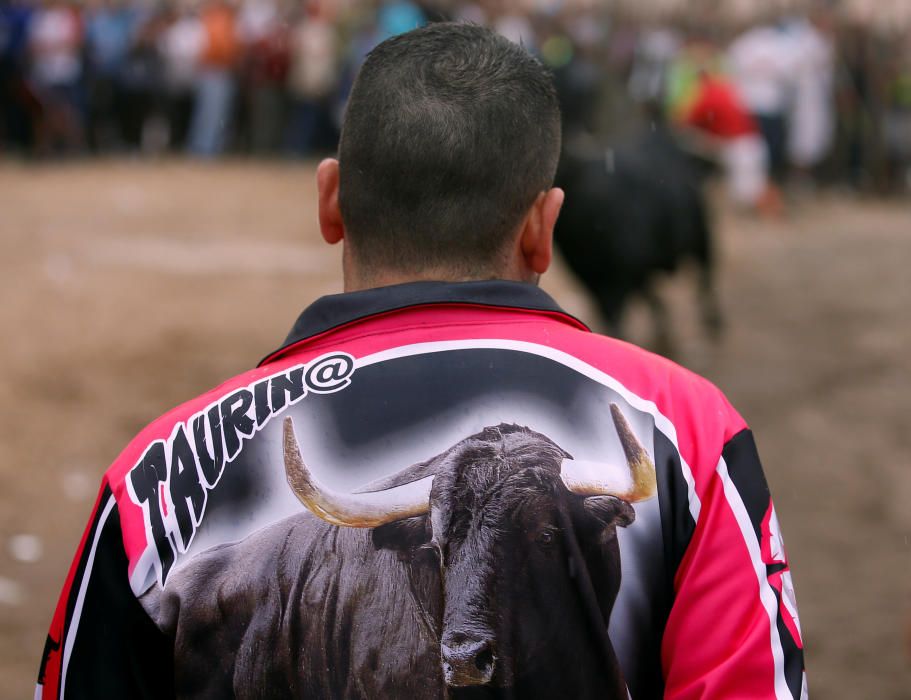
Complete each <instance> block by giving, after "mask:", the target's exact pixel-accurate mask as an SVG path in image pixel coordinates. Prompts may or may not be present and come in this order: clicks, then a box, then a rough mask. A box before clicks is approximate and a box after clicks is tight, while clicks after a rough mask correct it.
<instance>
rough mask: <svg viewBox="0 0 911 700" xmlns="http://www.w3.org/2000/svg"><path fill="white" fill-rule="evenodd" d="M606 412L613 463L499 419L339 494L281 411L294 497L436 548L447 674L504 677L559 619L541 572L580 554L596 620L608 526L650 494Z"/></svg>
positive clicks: (615, 569)
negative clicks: (311, 464) (576, 455)
mask: <svg viewBox="0 0 911 700" xmlns="http://www.w3.org/2000/svg"><path fill="white" fill-rule="evenodd" d="M611 416H612V418H613V421H614V425H615V426H616V429H617V433H618V435H619V437H620V442H621V444H622V446H623V451H624V454H625V457H626V460H625V461H626V464H623V465H619V466H618V465H616V464H609V463H593V462H581V461H578V460H573V459H572V458H571V457H570V455H569V454H568V453H566V452H565V451H564V450H562V449H561V448H559V447H558V446H557V445H556V444H554V443H553V442H552V441H551V440H549V439H548V438H547V437H545V436H544V435H541V434H540V433H535V432H534V431H531V430H529V429H527V428H520V427H518V426H505V425H503V426H499V427H496V428H487V429H485V430H484V431H482V432H481V433H479V434H478V435H475V436H472V437H471V438H468V439H466V440H463V441H462V442H460V443H459V444H458V445H456V446H454V447H453V448H451V449H450V450H447V451H446V452H444V453H443V454H441V455H439V456H437V457H436V458H434V459H432V460H430V461H429V462H424V463H421V464H418V465H414V466H413V467H410V468H408V469H405V470H403V471H402V472H399V473H398V474H396V475H394V476H393V477H390V478H387V479H384V480H381V481H380V482H376V483H374V484H371V485H368V486H367V487H364V488H362V489H360V490H359V491H358V492H356V493H352V494H345V493H339V492H336V491H333V490H330V489H327V488H325V487H323V486H321V485H320V484H319V483H318V482H317V481H316V480H315V479H314V477H313V475H312V474H311V472H310V470H309V469H308V468H307V466H306V464H304V461H303V459H302V457H301V453H300V448H299V446H298V443H297V439H296V437H295V435H294V428H293V424H292V422H291V419H290V418H286V419H285V427H284V452H285V469H286V471H287V476H288V482H289V484H290V485H291V488H292V489H293V490H294V492H295V494H297V496H298V498H299V499H300V500H301V502H302V503H303V504H304V505H305V506H306V507H307V508H308V509H309V510H310V511H312V512H313V513H314V514H316V515H318V516H319V517H321V518H323V519H324V520H326V521H328V522H330V523H333V524H335V525H343V526H347V527H362V528H375V529H374V531H373V540H374V542H375V543H377V544H379V545H380V546H389V545H390V544H391V545H392V546H393V547H394V548H412V549H421V550H423V551H427V550H429V551H431V552H433V553H435V554H436V556H437V558H438V563H439V564H440V568H441V575H442V577H443V590H444V592H445V593H444V601H443V616H442V617H443V619H442V633H441V635H440V643H441V657H442V667H443V674H444V677H445V679H446V683H447V684H449V685H451V686H470V685H483V684H487V683H491V682H492V683H496V684H498V685H512V684H513V682H514V677H513V674H514V671H513V669H514V668H515V667H516V666H517V665H518V666H525V665H534V664H533V663H532V662H533V661H534V659H533V658H531V657H533V656H534V654H535V649H534V648H532V647H530V646H529V644H528V643H527V641H521V640H534V639H535V638H540V637H541V632H540V630H541V629H546V630H548V631H549V632H553V631H554V630H557V633H558V632H559V628H560V627H561V625H563V626H564V627H565V626H566V625H567V624H569V623H568V622H567V619H568V618H567V616H566V615H564V614H563V613H562V612H561V611H560V610H559V608H560V607H561V606H560V604H559V602H558V601H559V594H560V591H559V590H558V588H559V586H560V585H564V586H565V585H569V584H567V583H566V582H567V581H568V580H569V579H570V577H569V576H566V575H565V574H561V575H560V576H558V577H550V578H548V577H547V573H548V572H550V571H554V570H555V567H556V569H557V570H562V571H565V566H567V563H569V566H570V567H571V568H573V567H579V566H580V562H579V558H580V557H581V558H583V559H584V560H585V561H584V562H581V566H582V567H586V568H588V569H591V570H592V579H593V580H592V582H591V583H592V584H594V587H595V588H596V589H597V590H598V594H597V595H598V602H599V604H600V607H601V610H600V612H601V615H602V616H603V617H604V622H605V623H606V622H607V616H609V614H610V608H611V607H612V605H613V601H614V598H615V597H616V594H617V591H618V589H619V584H620V568H619V547H618V546H617V542H616V528H617V527H618V526H620V527H625V526H626V525H629V524H630V523H631V522H632V521H633V519H634V518H635V512H634V511H633V509H632V507H631V505H630V504H631V503H635V502H637V501H642V500H644V499H647V498H651V497H652V496H654V495H655V491H656V488H657V486H656V478H655V467H654V464H653V463H652V461H651V459H650V458H649V456H648V454H647V453H646V451H645V449H644V448H643V447H642V445H641V444H640V443H639V441H638V440H637V439H636V437H635V435H634V434H633V432H632V430H630V427H629V425H628V424H627V422H626V419H625V418H624V416H623V414H622V413H621V412H620V409H619V408H618V407H617V406H616V405H614V404H612V405H611ZM574 553H575V555H576V556H575V564H573V559H574V557H573V554H574ZM574 573H575V574H578V573H579V572H578V571H576V572H574ZM566 594H567V595H573V596H575V599H578V598H579V596H578V591H567V592H566ZM555 609H556V611H555ZM509 611H511V613H510V612H509ZM561 615H562V619H561ZM552 636H553V635H552ZM564 636H566V637H567V641H570V642H571V641H573V640H570V639H569V637H570V636H571V635H570V633H569V632H568V631H567V634H566V635H564ZM517 640H520V641H517ZM504 659H509V663H501V662H500V661H501V660H504Z"/></svg>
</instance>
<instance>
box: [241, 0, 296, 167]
mask: <svg viewBox="0 0 911 700" xmlns="http://www.w3.org/2000/svg"><path fill="white" fill-rule="evenodd" d="M282 20H283V18H282V17H281V16H280V14H279V11H278V7H277V5H276V3H275V0H251V2H248V3H246V4H245V5H243V8H242V10H241V13H240V18H239V21H238V25H239V34H240V37H241V40H242V42H243V45H244V60H243V68H242V86H241V94H242V99H243V106H242V109H241V111H242V113H243V115H244V117H245V119H244V122H245V123H244V126H245V127H246V128H245V131H246V136H247V140H246V145H247V146H248V147H249V150H251V151H252V152H253V153H256V154H260V155H264V154H270V153H275V152H276V151H278V149H279V148H280V146H281V143H282V134H283V131H284V122H285V107H286V105H285V82H286V79H287V75H288V68H289V62H290V46H289V31H288V29H287V25H286V24H285V23H284V22H283V21H282Z"/></svg>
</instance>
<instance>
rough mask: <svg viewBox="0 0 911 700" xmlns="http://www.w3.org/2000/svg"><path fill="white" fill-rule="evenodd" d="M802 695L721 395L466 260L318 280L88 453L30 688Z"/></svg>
mask: <svg viewBox="0 0 911 700" xmlns="http://www.w3.org/2000/svg"><path fill="white" fill-rule="evenodd" d="M406 696H408V697H428V698H437V697H438V698H444V697H454V698H458V697H466V698H467V697H519V698H526V697H578V698H586V697H591V698H595V697H599V698H605V697H606V698H610V697H618V698H626V697H631V698H633V699H634V700H640V699H644V698H659V697H666V698H675V699H680V700H683V699H690V698H777V699H778V700H784V699H785V698H794V699H798V698H802V697H806V681H805V674H804V668H803V652H802V642H801V636H800V627H799V623H798V615H797V609H796V605H795V599H794V592H793V586H792V584H791V575H790V570H789V567H788V561H787V557H786V555H785V550H784V546H783V543H782V537H781V533H780V530H779V527H778V521H777V518H776V515H775V510H774V507H773V505H772V501H771V497H770V495H769V491H768V487H767V485H766V482H765V478H764V476H763V472H762V468H761V466H760V463H759V459H758V456H757V453H756V448H755V445H754V442H753V437H752V435H751V433H750V430H749V429H748V427H747V425H746V424H745V422H744V420H743V419H742V418H741V417H740V416H739V415H738V413H737V412H736V411H735V410H734V409H733V408H732V407H731V405H730V404H729V403H728V401H727V400H726V399H725V397H724V396H723V395H722V394H721V393H720V392H719V391H718V389H716V388H715V387H714V386H712V385H711V384H710V383H708V382H707V381H705V380H704V379H702V378H700V377H698V376H696V375H694V374H692V373H690V372H688V371H686V370H684V369H682V368H680V367H679V366H677V365H675V364H673V363H672V362H669V361H667V360H665V359H663V358H660V357H656V356H654V355H651V354H649V353H646V352H644V351H642V350H640V349H638V348H635V347H633V346H631V345H628V344H626V343H623V342H620V341H617V340H613V339H610V338H606V337H602V336H599V335H595V334H593V333H591V332H590V331H589V330H588V329H587V328H586V327H585V326H584V325H583V324H582V323H580V322H579V321H577V320H576V319H574V318H572V317H571V316H569V315H567V314H566V313H565V312H563V311H562V310H561V309H560V308H559V307H558V306H557V305H556V304H555V303H554V302H553V301H552V300H551V299H550V297H548V296H547V295H546V294H545V293H544V292H542V291H541V290H539V289H537V288H536V287H532V286H529V285H523V284H518V283H511V282H503V281H489V282H469V283H458V284H449V283H435V282H434V283H430V282H428V283H413V284H406V285H400V286H396V287H387V288H380V289H375V290H368V291H363V292H356V293H350V294H343V295H338V296H333V297H326V298H323V299H320V300H318V301H317V302H316V303H314V304H313V305H312V306H310V307H309V308H308V309H307V310H305V311H304V313H303V314H302V315H301V317H300V318H299V319H298V321H297V323H296V324H295V326H294V328H293V330H292V332H291V334H290V335H289V337H288V339H287V341H286V342H285V344H284V345H283V346H282V347H281V348H280V349H278V350H276V351H275V352H273V353H272V354H270V355H269V356H268V357H266V358H265V359H264V360H263V361H262V362H261V363H260V364H259V365H258V366H257V367H256V368H255V369H252V370H250V371H249V372H246V373H244V374H242V375H239V376H237V377H234V378H233V379H231V380H229V381H227V382H225V383H224V384H222V385H221V386H219V387H217V388H215V389H213V390H211V391H209V392H208V393H206V394H204V395H202V396H200V397H198V398H196V399H193V400H191V401H189V402H187V403H185V404H183V405H181V406H179V407H178V408H176V409H174V410H172V411H171V412H169V413H167V414H166V415H164V416H162V417H161V418H159V419H158V420H156V421H154V422H153V423H151V424H150V425H149V426H148V427H147V428H145V429H144V430H143V431H142V432H141V433H140V434H139V435H138V436H137V437H136V438H135V439H134V440H133V441H132V442H131V443H130V444H129V445H128V446H127V448H126V449H125V450H124V451H123V453H122V454H121V455H120V456H119V457H118V458H117V459H116V460H115V462H114V463H113V465H112V466H111V467H110V468H109V469H108V471H107V472H106V474H105V477H104V480H103V483H102V487H101V490H100V493H99V496H98V500H97V502H96V505H95V509H94V513H93V515H92V518H91V520H90V522H89V525H88V528H87V529H86V532H85V535H84V537H83V539H82V542H81V544H80V546H79V550H78V551H77V554H76V557H75V560H74V562H73V565H72V567H71V569H70V572H69V575H68V577H67V579H66V583H65V584H64V587H63V592H62V594H61V597H60V601H59V604H58V607H57V610H56V613H55V615H54V618H53V622H52V624H51V628H50V633H49V636H48V639H47V644H46V646H45V650H44V654H43V657H42V662H41V668H40V675H39V679H38V688H37V691H36V697H38V698H46V699H50V698H71V697H72V698H82V697H92V698H98V697H117V698H128V697H129V698H134V697H135V698H142V697H149V698H161V697H181V698H208V697H212V698H215V697H237V698H248V697H249V698H253V697H257V698H258V697H269V698H273V697H275V698H279V697H289V698H290V697H308V698H320V697H326V698H330V697H331V698H335V697H344V698H349V697H350V698H377V697H389V698H394V697H406Z"/></svg>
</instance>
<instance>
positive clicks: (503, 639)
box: [143, 404, 656, 698]
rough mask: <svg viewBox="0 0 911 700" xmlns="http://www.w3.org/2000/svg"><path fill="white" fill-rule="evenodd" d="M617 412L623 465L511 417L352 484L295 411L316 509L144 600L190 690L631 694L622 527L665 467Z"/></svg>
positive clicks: (289, 462) (290, 475) (304, 480)
mask: <svg viewBox="0 0 911 700" xmlns="http://www.w3.org/2000/svg"><path fill="white" fill-rule="evenodd" d="M610 414H611V419H612V422H613V425H614V427H615V429H616V432H617V435H618V437H619V440H620V444H621V445H622V448H623V454H624V456H625V460H623V461H622V462H620V463H593V462H584V461H578V460H574V459H573V458H572V456H571V454H570V453H569V452H567V451H566V450H565V449H564V448H563V447H562V446H559V445H557V444H556V443H555V442H554V441H552V440H551V439H550V438H548V437H547V436H546V435H544V434H542V433H539V432H536V431H534V430H533V429H531V428H528V427H522V426H519V425H513V424H506V423H501V424H499V425H495V426H489V427H487V428H485V429H483V430H482V431H480V432H478V433H476V434H474V435H471V436H470V437H467V438H465V439H463V440H461V441H460V442H458V443H457V444H454V445H452V446H451V447H450V448H449V449H447V450H445V451H443V452H442V453H441V454H438V455H437V456H435V457H433V458H432V459H429V460H427V461H425V462H421V463H418V464H415V465H413V466H411V467H408V468H405V469H402V470H401V471H398V472H397V473H394V474H393V475H391V476H387V477H384V478H381V479H379V480H375V481H373V482H371V483H369V484H367V485H366V486H363V487H361V488H359V489H355V490H354V491H353V492H341V491H338V490H333V489H330V488H327V487H326V486H325V485H323V484H321V483H320V480H319V478H318V476H317V475H318V474H320V465H316V464H309V463H308V462H307V460H306V459H305V458H304V456H303V455H304V454H306V444H300V443H299V442H298V438H297V436H296V434H295V430H294V424H293V421H292V419H291V418H287V417H286V418H285V419H284V425H283V459H284V466H285V470H286V474H287V480H288V484H289V485H290V487H291V489H292V490H293V491H294V494H295V495H296V496H297V498H298V499H299V500H300V502H301V503H302V504H303V505H304V506H305V509H304V510H302V511H301V512H300V513H298V514H296V515H292V516H290V517H287V518H285V519H284V520H280V521H279V522H276V523H274V524H272V525H269V526H267V527H264V528H262V529H260V530H258V531H256V532H254V533H252V534H251V535H249V536H247V537H246V538H244V539H242V540H241V541H238V542H233V543H228V544H222V545H218V546H215V547H211V548H210V549H208V550H206V551H204V552H202V553H201V554H199V555H197V556H194V557H193V558H192V559H191V560H190V561H189V562H188V563H186V564H185V565H184V566H182V567H180V568H178V569H177V570H175V571H174V572H173V573H172V574H171V576H170V578H169V579H168V581H167V584H166V586H165V587H164V588H163V589H161V588H158V587H156V588H154V589H152V590H151V591H150V592H148V593H147V594H146V595H145V596H144V600H143V603H144V605H145V607H146V609H147V610H149V611H150V612H151V613H152V615H153V617H154V618H155V619H156V621H157V623H158V625H159V627H161V629H163V630H164V631H166V632H167V633H168V634H169V636H172V637H173V639H174V645H175V649H174V653H175V658H178V659H180V660H181V662H180V664H179V665H178V666H177V668H176V669H175V674H176V685H177V691H178V695H179V696H180V697H185V698H209V697H211V698H216V697H219V698H220V697H238V698H254V697H265V696H266V695H268V697H295V698H297V697H314V698H316V697H320V698H329V697H332V698H396V697H403V698H404V697H420V698H444V697H462V696H465V697H485V696H490V697H518V698H526V697H542V698H543V697H572V698H596V697H597V698H627V697H628V695H627V687H626V683H625V681H624V678H623V674H622V672H621V670H620V665H619V663H618V660H617V657H616V655H615V653H614V648H613V646H612V644H611V640H610V638H609V637H608V624H609V619H610V615H611V610H612V608H613V605H614V601H615V599H616V597H617V593H618V590H619V588H620V582H621V552H620V546H619V542H618V538H617V529H618V528H625V527H627V526H629V525H630V524H632V523H633V521H634V519H635V511H634V510H633V506H632V504H634V503H636V502H639V501H643V500H646V499H649V498H651V497H653V496H654V495H655V493H656V476H655V467H654V464H653V462H652V460H651V458H650V457H649V455H648V453H647V452H646V450H645V448H644V447H643V445H642V444H641V443H640V442H639V440H638V439H637V438H636V436H635V435H634V434H633V432H632V430H631V428H630V426H629V424H628V423H627V420H626V418H625V417H624V415H623V413H622V412H621V410H620V409H619V407H618V406H617V405H616V404H611V406H610ZM311 469H313V471H311ZM567 663H571V664H572V669H571V672H567V670H568V669H567V668H566V664H567ZM282 693H284V695H282Z"/></svg>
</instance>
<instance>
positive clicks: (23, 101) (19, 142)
mask: <svg viewBox="0 0 911 700" xmlns="http://www.w3.org/2000/svg"><path fill="white" fill-rule="evenodd" d="M31 19H32V7H31V5H30V4H28V3H26V2H25V0H0V153H2V152H3V151H4V150H6V149H7V148H9V147H10V146H12V147H14V148H15V149H16V150H20V151H22V152H24V153H29V152H30V151H31V149H32V148H33V147H34V140H35V126H36V124H37V122H38V119H39V117H40V114H41V104H40V103H39V102H38V99H37V98H36V97H35V95H34V93H33V91H32V90H31V88H30V87H29V84H28V82H27V81H26V80H25V75H26V62H27V58H28V56H27V54H28V37H29V24H30V22H31Z"/></svg>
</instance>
